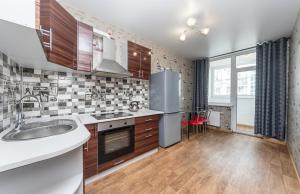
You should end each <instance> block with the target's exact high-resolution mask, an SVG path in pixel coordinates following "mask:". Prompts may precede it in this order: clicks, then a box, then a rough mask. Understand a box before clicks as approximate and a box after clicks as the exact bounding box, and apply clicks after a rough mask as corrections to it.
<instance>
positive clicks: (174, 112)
mask: <svg viewBox="0 0 300 194" xmlns="http://www.w3.org/2000/svg"><path fill="white" fill-rule="evenodd" d="M150 109H152V110H158V111H162V112H164V114H163V116H162V117H161V119H160V121H159V145H160V146H161V147H168V146H171V145H173V144H175V143H177V142H180V140H181V131H180V130H181V129H180V126H181V125H180V121H181V114H180V112H179V111H180V110H179V109H180V107H179V74H178V73H176V72H172V71H169V70H166V71H162V72H159V73H155V74H151V79H150Z"/></svg>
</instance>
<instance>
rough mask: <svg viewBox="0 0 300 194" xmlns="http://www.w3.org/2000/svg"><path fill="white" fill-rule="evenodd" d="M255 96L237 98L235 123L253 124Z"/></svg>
mask: <svg viewBox="0 0 300 194" xmlns="http://www.w3.org/2000/svg"><path fill="white" fill-rule="evenodd" d="M254 115H255V98H254V97H253V98H246V97H245V98H243V97H238V99H237V124H243V125H251V126H254Z"/></svg>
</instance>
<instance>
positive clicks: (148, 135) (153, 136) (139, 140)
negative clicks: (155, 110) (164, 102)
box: [134, 115, 160, 156]
mask: <svg viewBox="0 0 300 194" xmlns="http://www.w3.org/2000/svg"><path fill="white" fill-rule="evenodd" d="M159 118H160V116H159V115H152V116H145V117H137V118H135V145H134V146H135V149H134V153H135V155H136V156H137V155H140V154H143V153H145V152H148V151H150V150H152V149H155V148H158V147H159V145H158V126H159Z"/></svg>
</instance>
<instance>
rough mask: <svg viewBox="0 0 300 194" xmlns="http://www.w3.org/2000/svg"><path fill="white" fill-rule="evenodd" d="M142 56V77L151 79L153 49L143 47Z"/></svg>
mask: <svg viewBox="0 0 300 194" xmlns="http://www.w3.org/2000/svg"><path fill="white" fill-rule="evenodd" d="M141 56H142V57H141V79H145V80H149V79H150V74H151V50H150V49H148V48H145V47H142V50H141Z"/></svg>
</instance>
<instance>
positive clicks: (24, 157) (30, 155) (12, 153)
mask: <svg viewBox="0 0 300 194" xmlns="http://www.w3.org/2000/svg"><path fill="white" fill-rule="evenodd" d="M123 112H128V113H131V114H132V116H128V117H122V118H113V119H105V120H101V121H98V120H96V119H95V118H94V117H92V116H91V114H82V115H72V116H57V117H50V118H37V119H30V120H29V121H27V122H34V121H41V122H45V121H49V120H53V119H72V120H74V121H76V123H77V125H78V128H77V129H75V130H73V131H70V132H67V133H65V134H60V135H54V136H50V137H44V138H38V139H33V140H25V141H3V140H1V137H2V136H4V135H5V134H6V133H8V132H9V131H10V130H6V131H4V132H2V133H1V134H0V155H1V159H0V172H3V171H7V170H10V169H13V168H17V167H20V166H24V165H28V164H32V163H35V162H39V161H42V160H46V159H50V158H53V157H55V156H59V155H62V154H65V153H67V152H69V151H71V150H74V149H76V148H78V147H79V146H81V145H83V144H84V143H85V142H86V141H88V139H89V137H90V133H89V131H88V130H87V129H86V127H85V126H84V125H86V124H92V123H99V122H107V121H112V120H119V119H126V118H134V117H142V116H149V115H157V114H163V112H161V111H154V110H139V111H138V112H129V111H123Z"/></svg>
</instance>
